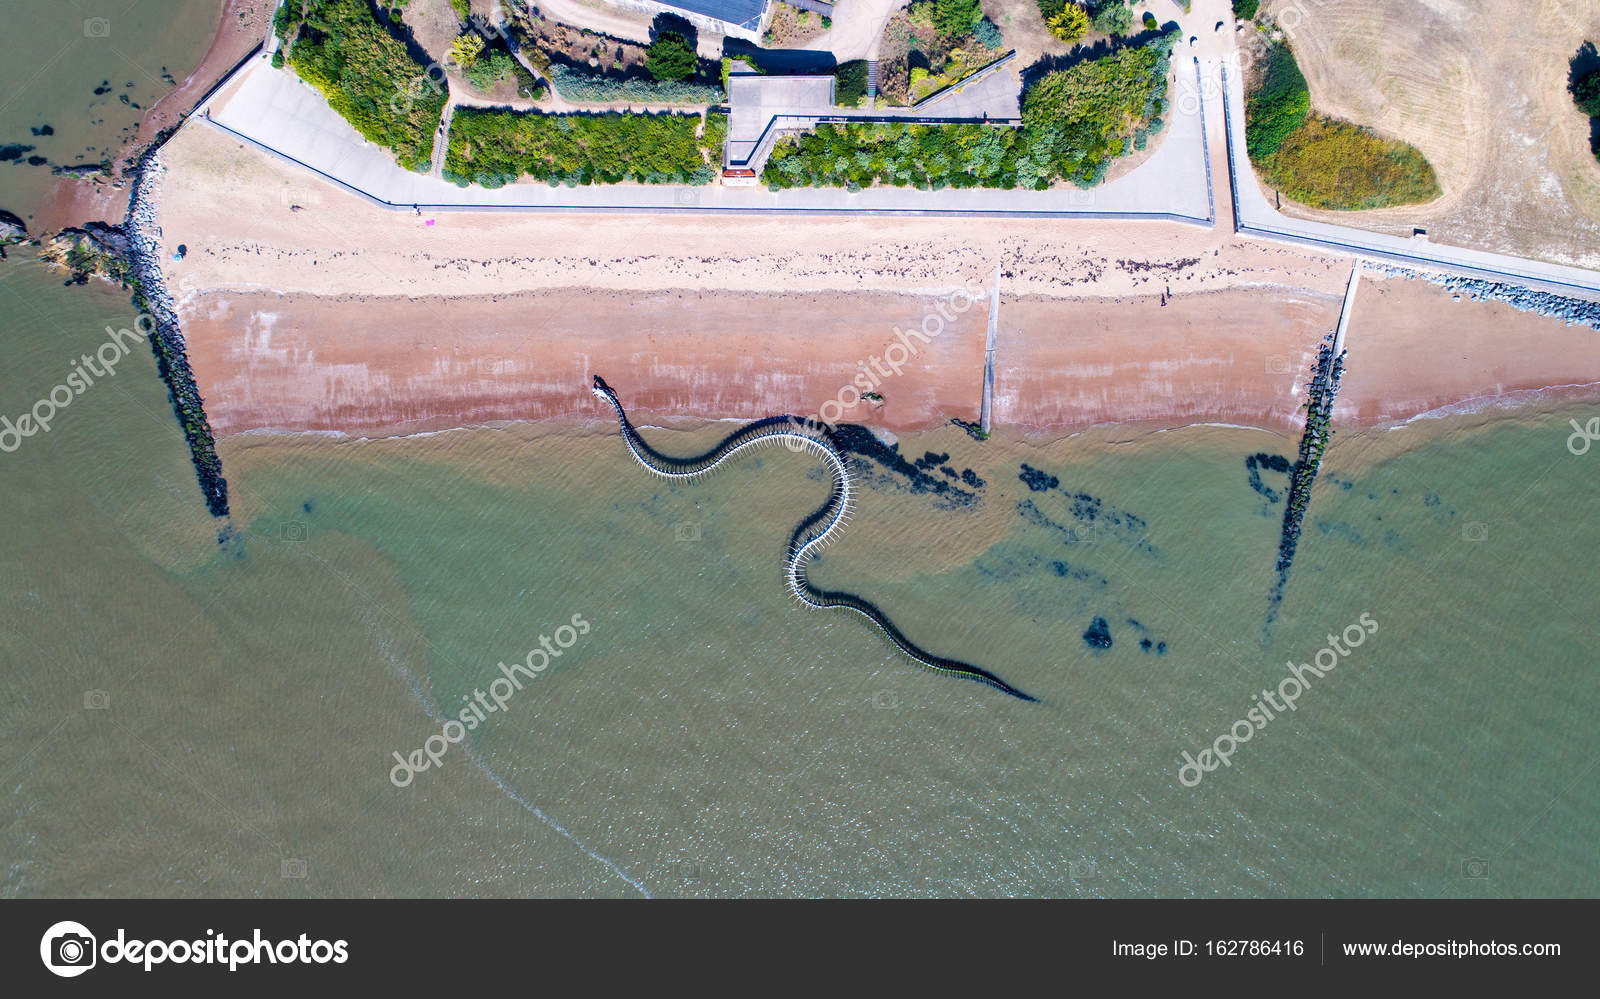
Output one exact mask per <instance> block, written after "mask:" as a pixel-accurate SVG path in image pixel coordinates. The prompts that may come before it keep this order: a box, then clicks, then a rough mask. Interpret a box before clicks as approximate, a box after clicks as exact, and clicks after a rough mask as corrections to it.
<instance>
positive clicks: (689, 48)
mask: <svg viewBox="0 0 1600 999" xmlns="http://www.w3.org/2000/svg"><path fill="white" fill-rule="evenodd" d="M647 52H648V55H647V57H646V59H645V64H644V68H645V69H646V70H648V71H649V73H650V75H651V76H653V77H655V78H656V79H657V80H661V81H663V82H674V83H677V82H682V81H684V80H687V79H689V77H691V76H693V75H694V74H695V71H696V70H697V69H699V67H700V60H699V58H698V57H697V56H696V55H695V53H694V46H693V45H691V44H690V43H689V40H688V39H687V38H685V37H683V36H682V35H680V34H678V33H677V32H675V31H663V32H662V33H661V34H659V35H657V36H656V40H655V41H653V42H651V43H650V48H649V49H648V50H647Z"/></svg>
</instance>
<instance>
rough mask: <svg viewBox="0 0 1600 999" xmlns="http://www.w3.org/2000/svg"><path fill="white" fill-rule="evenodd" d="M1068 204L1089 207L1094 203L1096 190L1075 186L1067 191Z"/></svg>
mask: <svg viewBox="0 0 1600 999" xmlns="http://www.w3.org/2000/svg"><path fill="white" fill-rule="evenodd" d="M1067 204H1069V205H1073V206H1076V207H1079V208H1088V207H1091V206H1092V205H1093V204H1094V192H1093V191H1085V190H1084V189H1083V188H1081V187H1074V188H1073V189H1072V190H1070V191H1068V192H1067Z"/></svg>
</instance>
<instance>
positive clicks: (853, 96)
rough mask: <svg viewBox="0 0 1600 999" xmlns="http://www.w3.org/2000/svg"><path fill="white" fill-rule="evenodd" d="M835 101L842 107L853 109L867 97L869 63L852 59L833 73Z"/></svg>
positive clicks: (841, 64) (840, 65)
mask: <svg viewBox="0 0 1600 999" xmlns="http://www.w3.org/2000/svg"><path fill="white" fill-rule="evenodd" d="M833 81H834V82H833V100H834V103H835V104H838V105H839V106H840V107H847V108H853V107H855V106H856V105H857V104H859V103H860V102H861V99H862V98H863V97H866V96H867V61H866V60H865V59H852V60H851V61H850V62H844V63H840V64H839V65H838V67H837V68H835V69H834V71H833Z"/></svg>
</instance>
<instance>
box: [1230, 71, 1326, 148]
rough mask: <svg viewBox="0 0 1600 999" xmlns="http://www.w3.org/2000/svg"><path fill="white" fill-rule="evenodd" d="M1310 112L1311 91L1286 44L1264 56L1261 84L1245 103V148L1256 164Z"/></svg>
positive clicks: (1301, 123)
mask: <svg viewBox="0 0 1600 999" xmlns="http://www.w3.org/2000/svg"><path fill="white" fill-rule="evenodd" d="M1310 112H1311V91H1310V89H1308V88H1307V86H1306V78H1305V77H1304V76H1302V75H1301V73H1300V66H1299V65H1298V64H1297V63H1296V62H1295V61H1294V52H1293V51H1291V50H1290V48H1289V46H1288V45H1287V44H1279V45H1274V46H1273V47H1272V49H1271V50H1270V51H1269V52H1268V53H1267V57H1266V61H1265V64H1264V65H1263V66H1262V69H1261V76H1260V82H1259V83H1258V84H1257V86H1256V88H1255V90H1254V91H1252V92H1251V94H1250V96H1249V97H1248V98H1247V99H1246V100H1245V114H1244V124H1245V148H1246V149H1247V150H1248V152H1249V154H1250V159H1251V160H1252V161H1254V162H1256V163H1257V164H1259V163H1261V162H1263V161H1264V160H1266V159H1267V158H1268V157H1270V156H1272V155H1273V154H1274V153H1276V152H1277V151H1278V147H1279V146H1280V145H1281V144H1282V143H1283V140H1284V139H1285V138H1287V137H1288V136H1289V134H1290V133H1291V132H1293V131H1294V130H1295V129H1297V128H1299V127H1300V126H1301V125H1303V124H1305V120H1306V115H1307V114H1309V113H1310Z"/></svg>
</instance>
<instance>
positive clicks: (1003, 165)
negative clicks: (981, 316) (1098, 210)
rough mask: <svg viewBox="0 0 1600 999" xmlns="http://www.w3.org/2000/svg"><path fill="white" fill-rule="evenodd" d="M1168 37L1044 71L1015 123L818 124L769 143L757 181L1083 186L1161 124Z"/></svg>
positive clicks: (1102, 175) (1096, 179)
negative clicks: (1067, 182)
mask: <svg viewBox="0 0 1600 999" xmlns="http://www.w3.org/2000/svg"><path fill="white" fill-rule="evenodd" d="M1175 37H1176V36H1174V35H1171V34H1169V35H1165V36H1162V37H1160V38H1157V39H1154V40H1152V41H1151V42H1149V43H1148V44H1145V45H1140V46H1136V47H1129V48H1122V49H1117V50H1115V51H1113V52H1111V53H1109V54H1107V55H1104V56H1101V57H1099V58H1096V59H1091V60H1086V61H1084V62H1081V63H1078V64H1077V65H1075V66H1072V67H1070V68H1068V69H1065V70H1061V71H1059V72H1055V73H1050V74H1048V75H1046V76H1045V77H1044V78H1043V79H1041V80H1040V81H1039V82H1038V83H1036V84H1034V85H1033V86H1032V87H1030V88H1029V89H1028V92H1027V93H1026V94H1025V95H1024V97H1023V101H1022V127H1020V128H1014V129H1013V128H1004V127H1000V126H995V125H988V124H981V123H970V124H949V125H915V124H904V123H898V122H895V123H884V124H876V123H873V124H868V123H847V124H843V125H819V126H817V128H816V130H815V131H814V132H813V133H811V134H808V135H801V136H798V137H794V138H789V139H786V140H784V141H783V142H781V143H779V145H778V147H777V148H776V149H775V150H774V151H773V154H772V157H771V159H769V160H768V161H767V168H766V171H765V173H764V174H763V179H764V180H765V181H766V183H767V184H768V186H770V187H772V188H774V189H782V188H787V187H797V186H813V187H847V188H850V189H856V190H858V189H860V188H862V187H867V186H870V185H872V184H875V183H882V184H891V185H896V186H903V187H918V188H922V189H934V190H937V189H940V188H943V187H947V186H948V187H1003V188H1016V187H1020V188H1025V189H1030V190H1043V189H1045V188H1047V187H1049V186H1050V185H1051V184H1052V183H1053V182H1055V181H1057V180H1063V179H1065V180H1070V181H1072V182H1073V183H1075V184H1078V185H1079V186H1082V187H1090V186H1093V185H1095V184H1098V183H1100V182H1101V181H1102V180H1104V179H1105V173H1106V169H1107V168H1108V167H1109V166H1110V163H1111V160H1113V159H1115V158H1116V157H1118V156H1121V155H1123V154H1125V153H1126V152H1128V151H1129V149H1130V148H1131V147H1142V146H1143V144H1144V143H1145V142H1147V141H1148V136H1149V135H1150V134H1152V133H1155V132H1159V131H1160V130H1161V127H1162V121H1161V118H1160V114H1161V112H1162V111H1163V110H1164V109H1165V107H1166V89H1167V70H1168V68H1169V65H1170V60H1171V50H1172V44H1173V41H1174V40H1175Z"/></svg>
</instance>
